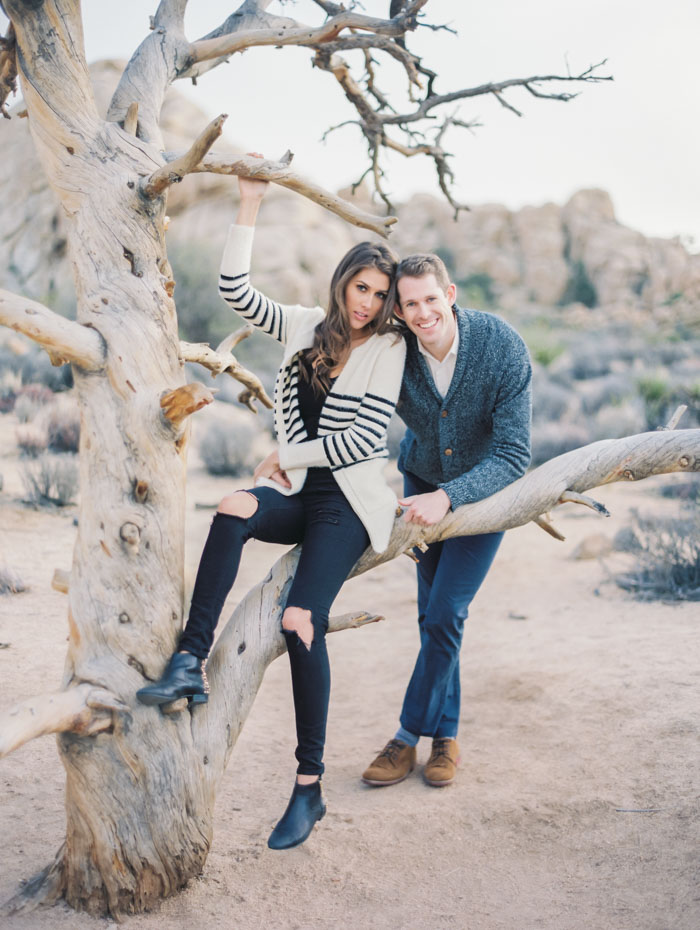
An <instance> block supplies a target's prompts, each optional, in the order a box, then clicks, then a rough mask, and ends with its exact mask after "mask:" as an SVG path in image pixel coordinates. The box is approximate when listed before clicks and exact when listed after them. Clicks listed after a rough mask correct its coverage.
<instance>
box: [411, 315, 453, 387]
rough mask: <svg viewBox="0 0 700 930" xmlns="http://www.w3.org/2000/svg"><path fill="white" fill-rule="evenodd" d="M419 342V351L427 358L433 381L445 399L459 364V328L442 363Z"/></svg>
mask: <svg viewBox="0 0 700 930" xmlns="http://www.w3.org/2000/svg"><path fill="white" fill-rule="evenodd" d="M417 341H418V350H419V351H420V352H421V353H422V354H423V355H424V356H425V360H426V362H427V363H428V368H429V369H430V374H431V375H432V376H433V381H434V382H435V387H436V388H437V389H438V392H439V393H440V396H441V397H444V396H445V395H446V394H447V392H448V390H449V389H450V383H451V381H452V376H453V375H454V373H455V365H456V364H457V349H458V348H459V326H455V337H454V339H453V340H452V345H451V346H450V349H449V352H448V353H447V355H446V356H445V357H444V358H443V360H442V361H441V362H440V361H438V360H437V359H436V358H435V356H434V355H431V353H430V352H428V350H427V349H424V348H423V345H422V343H421V341H420V339H418V340H417Z"/></svg>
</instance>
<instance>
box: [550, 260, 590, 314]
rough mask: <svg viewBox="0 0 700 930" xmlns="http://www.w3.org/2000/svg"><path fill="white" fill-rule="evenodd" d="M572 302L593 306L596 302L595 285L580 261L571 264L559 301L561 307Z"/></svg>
mask: <svg viewBox="0 0 700 930" xmlns="http://www.w3.org/2000/svg"><path fill="white" fill-rule="evenodd" d="M573 303H578V304H583V305H584V306H585V307H595V306H597V304H598V294H597V292H596V289H595V285H594V284H593V282H592V281H591V279H590V278H589V277H588V272H587V271H586V266H585V265H584V264H583V262H581V261H578V262H574V263H573V265H572V266H571V274H570V276H569V280H568V282H567V284H566V288H565V289H564V293H563V294H562V296H561V299H560V301H559V304H560V305H561V306H562V307H564V306H566V304H573Z"/></svg>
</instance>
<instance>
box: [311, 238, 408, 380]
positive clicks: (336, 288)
mask: <svg viewBox="0 0 700 930" xmlns="http://www.w3.org/2000/svg"><path fill="white" fill-rule="evenodd" d="M397 262H398V259H397V257H396V255H395V254H394V253H393V252H392V251H391V249H390V248H388V246H386V245H383V244H382V243H374V242H360V243H358V244H357V245H355V246H353V247H352V248H351V249H350V251H349V252H346V254H345V255H344V256H343V257H342V258H341V260H340V262H339V263H338V267H337V268H336V269H335V271H334V272H333V277H332V278H331V286H330V296H329V299H328V310H327V311H326V317H325V319H323V320H322V321H321V322H320V323H319V324H318V326H317V327H316V332H315V333H314V341H313V344H312V346H311V348H310V349H307V350H306V352H305V353H304V361H305V362H306V364H304V365H301V366H300V371H301V375H302V377H303V378H305V379H309V381H310V383H311V387H312V388H313V390H314V392H316V393H317V394H321V393H323V394H325V393H326V392H327V391H328V389H329V388H330V384H331V371H332V370H333V369H334V368H335V367H337V366H338V365H339V364H340V363H341V362H342V361H343V360H344V359H345V358H346V356H347V354H348V351H349V349H350V335H351V329H350V323H349V321H348V313H347V308H346V306H345V288H346V287H347V284H348V282H349V281H350V280H351V279H352V278H353V277H354V276H355V275H356V274H357V273H358V272H360V271H362V269H363V268H376V269H377V271H381V272H382V273H383V274H385V275H387V277H388V278H389V284H390V285H391V282H392V281H393V279H394V274H395V272H396V265H397ZM391 314H392V304H391V301H389V300H388V299H387V300H385V301H384V306H383V307H382V309H381V310H380V312H379V313H378V314H377V316H376V317H375V318H374V319H373V320H372V321H371V322H370V323H368V324H367V326H366V327H365V330H366V331H367V332H368V333H369V334H370V335H374V333H387V332H391V331H392V328H393V324H392V322H391Z"/></svg>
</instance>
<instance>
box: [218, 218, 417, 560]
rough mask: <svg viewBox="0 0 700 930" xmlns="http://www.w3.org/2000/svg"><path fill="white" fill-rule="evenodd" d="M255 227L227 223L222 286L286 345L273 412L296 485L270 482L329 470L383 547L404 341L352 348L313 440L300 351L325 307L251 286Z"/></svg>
mask: <svg viewBox="0 0 700 930" xmlns="http://www.w3.org/2000/svg"><path fill="white" fill-rule="evenodd" d="M253 233H254V229H253V227H252V226H235V225H234V226H232V227H231V228H230V230H229V234H228V240H227V242H226V246H225V248H224V254H223V258H222V260H221V277H220V281H219V292H220V293H221V296H222V297H223V298H224V300H225V301H226V302H227V303H228V304H229V306H231V307H232V308H233V309H234V310H235V311H236V312H237V313H238V314H239V315H240V316H242V317H243V319H245V320H246V321H247V322H249V323H252V324H253V325H254V326H257V327H259V328H260V329H261V330H262V331H263V332H265V333H267V334H268V335H270V336H272V337H273V338H275V339H277V340H278V341H279V342H281V343H282V344H283V345H284V346H285V351H284V357H283V359H282V365H281V367H280V370H279V373H278V375H277V380H276V383H275V394H274V414H275V430H276V433H277V438H278V440H279V444H280V449H279V458H280V465H281V467H282V468H283V469H284V470H285V471H286V473H287V476H288V477H289V480H290V482H291V485H292V486H291V488H283V487H282V486H281V485H279V484H276V483H275V482H266V483H267V484H268V485H269V486H270V487H274V489H275V490H276V491H279V492H280V494H296V493H298V492H299V491H300V490H301V488H302V486H303V484H304V480H305V478H306V470H307V468H309V467H311V466H325V467H328V468H330V469H331V471H332V472H333V475H334V477H335V479H336V481H337V482H338V486H339V488H340V489H341V491H342V492H343V494H344V495H345V497H346V498H347V500H348V502H349V503H350V505H351V506H352V508H353V510H354V511H355V513H356V514H357V516H358V517H359V518H360V520H362V523H363V524H364V526H365V528H366V530H367V533H368V534H369V538H370V542H371V544H372V548H373V549H374V550H375V551H376V552H383V551H384V549H386V547H387V545H388V542H389V537H390V536H391V530H392V527H393V524H394V518H395V514H396V496H395V495H394V493H393V491H391V490H390V488H389V486H388V485H387V483H386V479H385V478H384V474H383V472H384V465H385V463H386V459H387V458H388V452H387V448H386V430H387V427H388V425H389V420H390V419H391V415H392V413H393V411H394V407H395V406H396V401H397V399H398V396H399V390H400V388H401V378H402V375H403V366H404V360H405V356H406V347H405V343H404V340H403V339H402V338H401V339H398V340H395V337H394V336H393V335H391V334H386V335H383V336H377V335H374V336H371V337H370V338H369V339H368V340H367V342H365V343H363V344H362V345H361V346H358V347H357V348H356V349H353V351H352V352H351V353H350V357H349V358H348V361H347V363H346V365H345V367H344V368H343V370H342V371H341V373H340V375H339V376H338V378H337V379H336V381H335V383H334V384H333V387H332V389H331V390H330V391H329V393H328V395H327V397H326V400H325V402H324V405H323V409H322V411H321V418H320V420H319V428H318V438H317V439H309V438H308V436H307V434H306V430H305V428H304V424H303V422H302V419H301V416H300V415H299V402H298V396H297V384H298V380H299V352H300V351H301V350H303V349H308V348H309V347H310V346H311V344H312V342H313V336H314V330H315V328H316V326H317V325H318V323H319V322H320V321H321V320H322V319H323V317H324V316H325V313H324V311H323V310H322V309H321V308H320V307H314V308H310V307H301V306H298V305H297V306H286V305H284V304H278V303H276V302H275V301H272V300H270V299H269V298H267V297H265V295H264V294H261V293H260V292H259V291H256V290H255V288H253V287H251V285H250V283H249V269H250V257H251V252H252V246H253Z"/></svg>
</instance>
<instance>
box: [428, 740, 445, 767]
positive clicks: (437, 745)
mask: <svg viewBox="0 0 700 930" xmlns="http://www.w3.org/2000/svg"><path fill="white" fill-rule="evenodd" d="M449 758H450V740H449V739H448V738H447V737H446V738H444V739H436V740H433V748H432V751H431V753H430V761H431V762H433V763H435V762H438V761H439V760H440V759H449Z"/></svg>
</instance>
